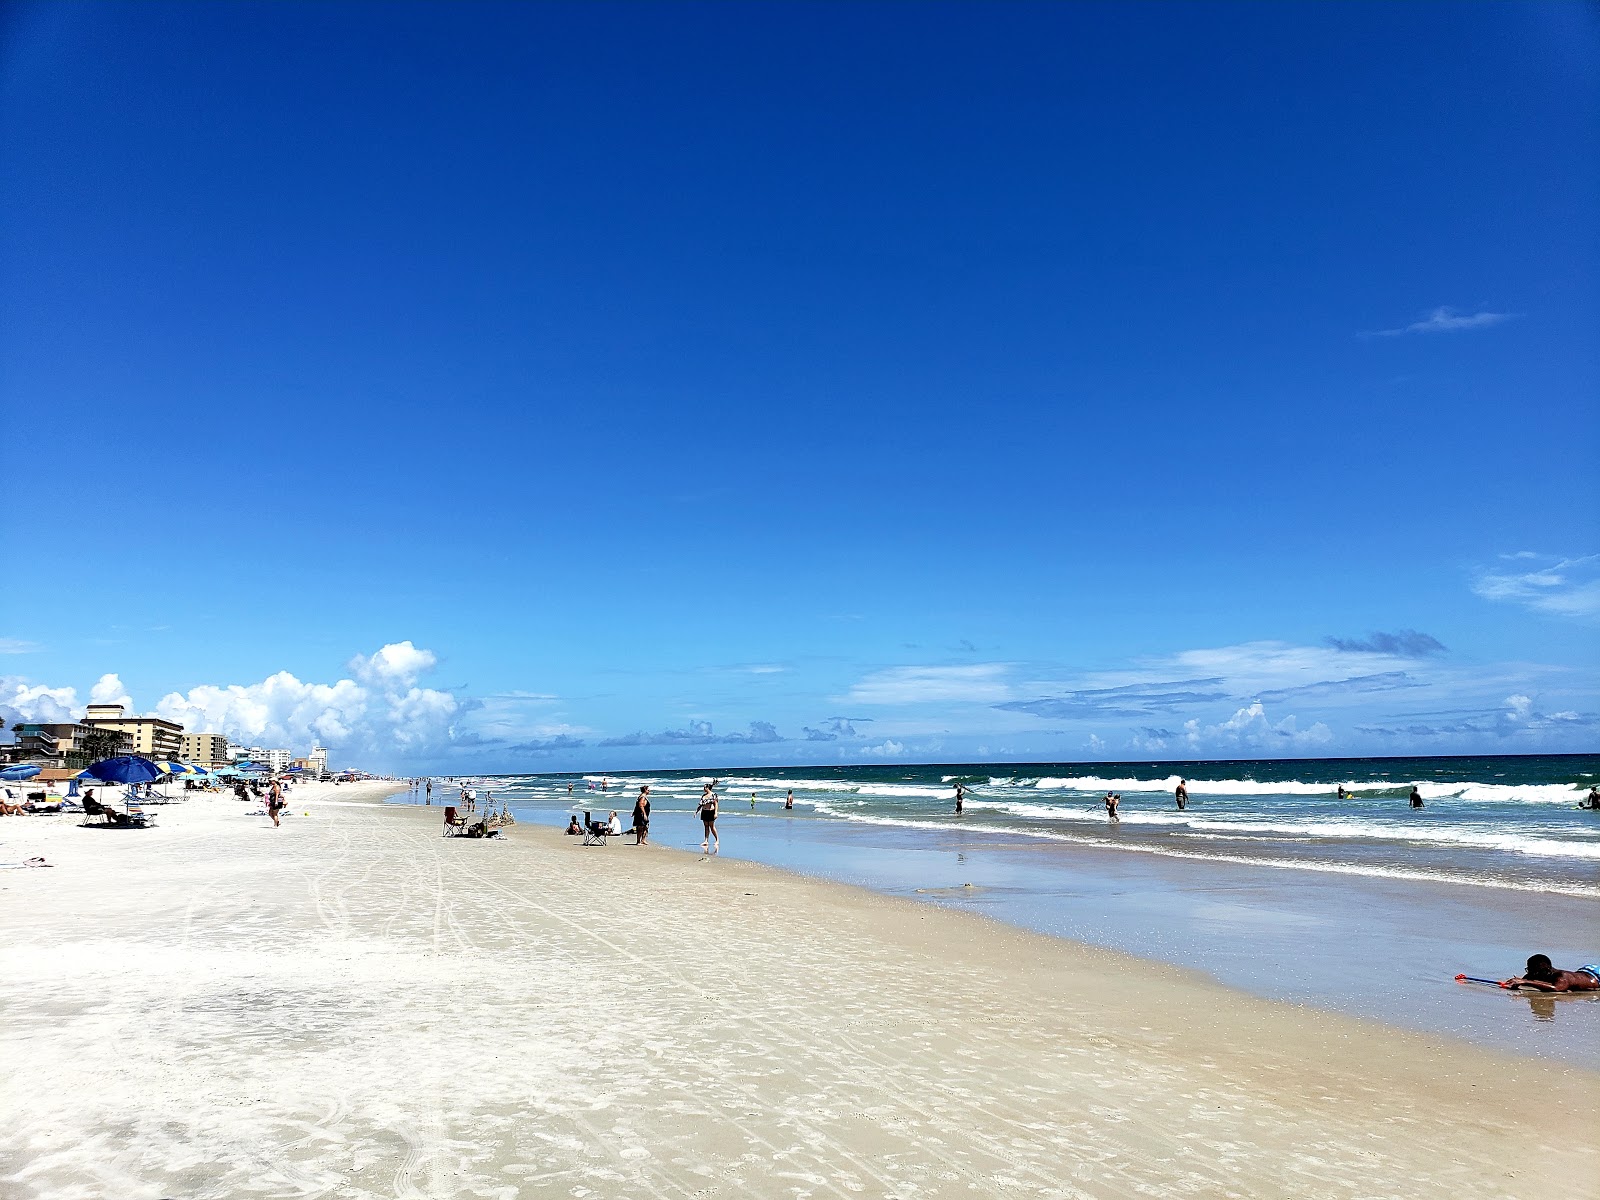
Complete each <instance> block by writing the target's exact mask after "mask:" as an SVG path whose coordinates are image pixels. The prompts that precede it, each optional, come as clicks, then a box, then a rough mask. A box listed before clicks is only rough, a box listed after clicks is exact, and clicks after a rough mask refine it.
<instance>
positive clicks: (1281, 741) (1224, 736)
mask: <svg viewBox="0 0 1600 1200" xmlns="http://www.w3.org/2000/svg"><path fill="white" fill-rule="evenodd" d="M1183 740H1184V743H1185V744H1186V745H1188V746H1189V748H1190V749H1192V750H1195V751H1199V752H1203V753H1206V754H1215V753H1217V752H1218V751H1221V750H1241V751H1242V750H1248V751H1264V752H1268V753H1274V754H1277V753H1282V752H1284V751H1286V750H1311V749H1316V748H1318V747H1321V746H1326V745H1328V744H1329V743H1330V742H1332V741H1333V731H1332V730H1330V729H1329V728H1328V727H1327V726H1326V725H1324V724H1323V723H1322V722H1321V721H1318V722H1316V723H1315V724H1314V725H1312V726H1311V727H1310V728H1309V729H1301V728H1300V725H1299V721H1298V720H1297V719H1296V718H1295V717H1294V716H1293V715H1292V714H1291V715H1290V716H1287V717H1284V718H1283V719H1282V720H1280V721H1276V722H1275V721H1273V720H1272V719H1271V718H1270V717H1268V716H1267V710H1266V708H1265V706H1263V705H1262V703H1261V702H1260V701H1259V700H1257V701H1256V702H1255V703H1253V704H1248V705H1246V706H1245V707H1244V708H1241V709H1239V710H1238V711H1237V712H1235V713H1234V714H1233V716H1231V717H1229V718H1228V719H1227V720H1226V721H1222V722H1219V723H1218V724H1216V725H1203V724H1201V722H1200V721H1199V720H1198V719H1195V720H1189V721H1185V722H1184V723H1183Z"/></svg>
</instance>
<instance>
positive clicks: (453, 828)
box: [444, 804, 467, 837]
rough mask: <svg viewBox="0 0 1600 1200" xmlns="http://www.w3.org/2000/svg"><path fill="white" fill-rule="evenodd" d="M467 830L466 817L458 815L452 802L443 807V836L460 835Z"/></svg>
mask: <svg viewBox="0 0 1600 1200" xmlns="http://www.w3.org/2000/svg"><path fill="white" fill-rule="evenodd" d="M466 831H467V819H466V818H465V817H463V816H459V815H458V814H457V812H456V806H455V805H454V804H447V805H445V808H444V836H445V837H460V836H461V835H462V834H464V833H466Z"/></svg>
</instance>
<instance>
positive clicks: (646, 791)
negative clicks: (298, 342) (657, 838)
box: [633, 783, 650, 846]
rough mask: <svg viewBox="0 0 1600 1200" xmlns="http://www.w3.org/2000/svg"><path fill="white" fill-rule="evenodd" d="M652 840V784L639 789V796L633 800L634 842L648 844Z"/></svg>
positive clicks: (635, 843)
mask: <svg viewBox="0 0 1600 1200" xmlns="http://www.w3.org/2000/svg"><path fill="white" fill-rule="evenodd" d="M649 841H650V785H649V784H648V783H647V784H645V785H644V786H643V787H642V788H640V789H639V798H638V799H637V800H635V801H634V802H633V844H634V845H635V846H643V845H647V844H648V843H649Z"/></svg>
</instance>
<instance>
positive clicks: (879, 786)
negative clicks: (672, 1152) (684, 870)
mask: <svg viewBox="0 0 1600 1200" xmlns="http://www.w3.org/2000/svg"><path fill="white" fill-rule="evenodd" d="M712 777H713V774H712V773H710V772H705V771H668V772H628V773H622V774H617V775H611V776H609V777H603V776H600V775H586V776H570V775H543V776H540V775H518V776H497V777H480V779H479V787H480V795H481V793H482V791H483V790H488V791H490V792H492V793H493V794H494V796H495V797H496V799H500V800H506V801H509V802H510V803H511V805H512V807H513V809H514V811H516V812H517V813H518V815H519V817H520V818H521V819H532V820H537V821H542V822H546V823H550V824H564V823H565V821H566V818H567V814H568V813H570V812H572V811H575V810H577V811H581V810H583V809H594V810H601V811H609V810H610V809H613V808H614V809H617V810H618V811H619V812H620V813H621V814H622V817H623V820H624V823H627V820H628V815H629V812H630V811H631V808H632V804H633V799H634V797H635V796H636V795H637V792H638V788H639V786H640V785H641V784H643V783H649V784H650V792H651V797H652V800H653V814H652V816H653V819H652V838H653V840H655V841H657V842H660V843H663V844H668V845H674V846H678V847H680V848H684V849H690V850H697V849H698V847H699V841H700V826H699V822H698V821H696V820H695V819H694V816H693V812H694V807H695V804H696V802H697V800H698V798H699V795H700V789H701V785H702V784H703V783H704V782H705V781H706V780H707V779H710V778H712ZM715 778H716V779H717V780H718V792H719V795H720V797H721V800H722V812H723V814H724V815H723V817H722V819H720V820H719V827H720V828H721V831H722V837H723V843H724V845H723V853H725V854H730V855H738V856H740V857H747V858H751V859H755V860H757V861H763V862H768V863H771V864H773V865H776V866H782V867H785V868H788V869H793V870H798V871H802V872H806V873H809V874H814V875H819V876H823V877H827V878H832V879H838V880H841V881H844V882H849V883H854V884H858V885H863V886H867V887H873V888H876V889H879V890H882V891H888V892H893V893H896V894H902V895H906V896H908V897H912V898H915V899H919V900H924V901H927V902H929V903H934V904H943V905H948V906H952V907H960V908H967V909H971V910H974V911H979V912H983V913H985V914H987V915H990V916H993V917H996V918H998V919H1001V920H1005V921H1009V922H1011V923H1014V924H1019V925H1023V926H1026V927H1029V928H1033V929H1037V930H1040V931H1042V932H1046V933H1050V934H1054V935H1058V936H1063V937H1070V938H1074V939H1076V940H1080V941H1086V942H1092V943H1095V944H1099V945H1105V946H1109V947H1111V948H1114V949H1120V950H1125V951H1128V952H1130V953H1134V954H1138V955H1141V956H1144V957H1149V958H1157V959H1162V960H1165V961H1168V962H1171V963H1175V964H1177V965H1181V966H1186V967H1192V968H1195V969H1198V970H1201V971H1204V972H1206V973H1209V974H1211V975H1212V976H1214V977H1216V978H1217V979H1219V980H1221V981H1222V982H1225V983H1228V984H1230V985H1233V986H1237V987H1242V988H1245V989H1247V990H1250V991H1253V992H1256V993H1258V994H1261V995H1267V996H1272V997H1275V998H1280V999H1286V1000H1291V1001H1294V1002H1299V1003H1310V1004H1314V1005H1318V1006H1322V1007H1329V1008H1334V1009H1338V1010H1341V1011H1347V1012H1353V1013H1357V1014H1361V1015H1366V1016H1374V1017H1378V1018H1380V1019H1383V1020H1386V1021H1389V1022H1391V1023H1394V1024H1399V1025H1403V1026H1409V1027H1412V1028H1418V1029H1425V1030H1429V1031H1432V1032H1443V1033H1449V1034H1452V1035H1455V1036H1460V1037H1465V1038H1468V1039H1469V1040H1474V1041H1479V1042H1482V1043H1485V1044H1489V1045H1493V1046H1496V1047H1498V1048H1501V1049H1506V1050H1512V1051H1514V1052H1518V1053H1525V1054H1536V1055H1546V1056H1552V1057H1559V1058H1563V1059H1566V1060H1568V1061H1575V1062H1580V1063H1583V1064H1585V1065H1588V1066H1591V1067H1595V1068H1600V997H1592V998H1576V997H1574V998H1561V999H1559V1000H1557V1001H1554V1002H1552V1001H1549V1000H1543V999H1538V998H1529V997H1522V996H1518V995H1513V994H1511V993H1506V992H1501V991H1498V990H1497V989H1490V988H1480V989H1468V988H1464V987H1463V986H1462V985H1459V984H1456V983H1454V981H1453V976H1454V974H1455V973H1456V972H1457V971H1465V972H1466V973H1468V974H1475V975H1487V976H1494V977H1503V976H1505V975H1509V974H1513V973H1516V972H1518V971H1520V968H1521V964H1522V961H1523V960H1524V959H1525V958H1526V957H1527V955H1528V954H1531V953H1533V952H1535V951H1542V952H1545V953H1549V954H1551V955H1552V957H1554V958H1555V959H1556V961H1557V963H1558V964H1560V965H1566V966H1576V965H1578V963H1579V962H1594V961H1597V960H1600V812H1592V811H1586V810H1581V809H1579V808H1578V807H1577V805H1578V802H1579V801H1580V800H1581V799H1583V798H1584V796H1585V795H1586V794H1587V792H1588V789H1589V788H1590V787H1591V786H1593V785H1595V784H1597V783H1600V756H1597V755H1548V756H1516V757H1473V758H1465V757H1459V758H1411V759H1400V758H1394V759H1322V760H1294V761H1283V760H1261V761H1250V760H1240V761H1233V762H1203V763H1202V762H1170V763H1095V764H1069V763H1043V764H1039V763H1036V764H1025V765H1023V764H1005V765H993V764H958V765H935V766H858V767H804V768H794V769H787V770H771V769H749V770H725V771H720V772H717V773H715ZM1180 778H1182V779H1186V780H1187V781H1188V791H1189V805H1188V809H1187V811H1184V812H1179V811H1178V809H1177V807H1176V805H1175V802H1174V799H1173V790H1174V788H1176V786H1177V783H1178V780H1179V779H1180ZM603 780H604V781H607V782H608V783H609V786H608V787H607V788H606V790H604V791H602V790H601V786H602V781H603ZM957 782H961V783H963V784H964V785H966V787H967V789H968V791H967V797H966V805H965V812H964V813H963V814H962V815H961V816H960V817H957V816H956V815H955V812H954V797H955V791H954V785H955V784H956V783H957ZM1340 785H1343V786H1344V787H1345V789H1346V790H1347V791H1348V792H1349V793H1350V794H1349V795H1348V796H1347V798H1345V799H1342V800H1341V799H1339V798H1338V797H1337V789H1338V787H1339V786H1340ZM569 786H570V787H571V788H572V793H571V794H570V795H569V794H568V790H567V789H568V787H569ZM1413 786H1415V787H1417V788H1418V789H1419V791H1420V792H1421V794H1422V796H1423V798H1424V801H1425V807H1424V808H1422V809H1420V810H1414V809H1412V808H1410V806H1409V804H1408V801H1407V797H1408V795H1409V793H1410V790H1411V788H1412V787H1413ZM790 788H792V789H793V790H794V798H795V807H794V809H793V810H792V811H787V812H786V811H785V810H784V808H783V802H784V798H785V795H786V793H787V792H788V790H789V789H790ZM1107 791H1117V792H1120V793H1121V795H1122V802H1121V805H1120V816H1121V820H1120V821H1118V822H1116V823H1112V822H1111V821H1109V820H1108V818H1107V816H1106V812H1105V807H1104V803H1103V801H1104V797H1105V794H1106V792H1107ZM751 793H754V795H755V804H754V806H752V805H751V804H750V797H751ZM437 794H438V793H437V792H436V795H437ZM1567 960H1571V961H1567Z"/></svg>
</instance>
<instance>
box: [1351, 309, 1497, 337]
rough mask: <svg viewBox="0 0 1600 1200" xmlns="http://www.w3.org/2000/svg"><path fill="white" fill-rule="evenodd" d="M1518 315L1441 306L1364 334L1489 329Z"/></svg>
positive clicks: (1382, 334)
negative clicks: (1408, 320) (1460, 310)
mask: <svg viewBox="0 0 1600 1200" xmlns="http://www.w3.org/2000/svg"><path fill="white" fill-rule="evenodd" d="M1516 315H1517V314H1516V313H1501V312H1475V313H1458V312H1457V311H1456V310H1455V309H1453V308H1450V307H1448V306H1441V307H1439V308H1436V309H1434V310H1433V311H1432V312H1430V313H1427V314H1425V315H1424V316H1423V317H1422V319H1421V320H1418V321H1413V322H1411V324H1409V325H1401V326H1399V327H1398V328H1395V329H1376V330H1373V331H1372V332H1371V333H1369V334H1366V335H1364V336H1367V337H1400V336H1401V335H1403V334H1407V333H1459V332H1460V331H1461V330H1463V329H1487V328H1488V327H1489V326H1491V325H1498V324H1500V323H1501V322H1502V321H1509V320H1511V319H1512V318H1513V317H1515V316H1516Z"/></svg>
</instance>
